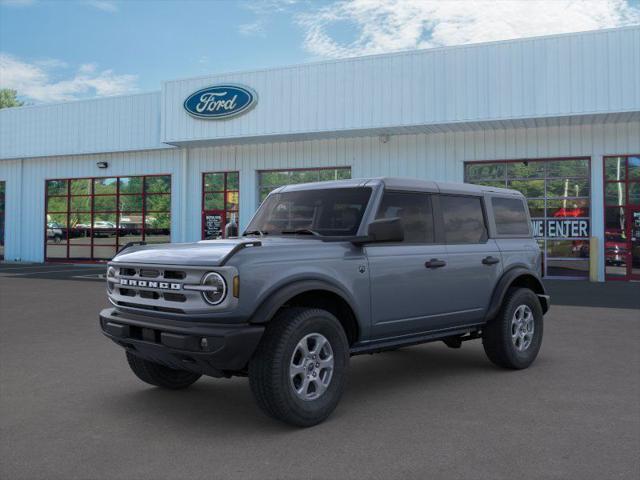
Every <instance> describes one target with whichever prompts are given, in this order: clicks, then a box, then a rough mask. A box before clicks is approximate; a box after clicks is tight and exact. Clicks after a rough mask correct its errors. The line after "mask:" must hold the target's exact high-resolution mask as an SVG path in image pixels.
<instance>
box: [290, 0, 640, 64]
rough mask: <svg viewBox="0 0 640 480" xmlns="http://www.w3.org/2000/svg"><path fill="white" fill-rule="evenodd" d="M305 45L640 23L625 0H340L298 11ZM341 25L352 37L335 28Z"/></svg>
mask: <svg viewBox="0 0 640 480" xmlns="http://www.w3.org/2000/svg"><path fill="white" fill-rule="evenodd" d="M297 21H298V24H299V25H301V26H302V27H303V29H304V30H305V38H304V48H305V49H306V50H307V51H309V52H310V53H312V54H313V55H315V56H318V57H325V58H336V57H346V56H354V55H367V54H375V53H384V52H390V51H397V50H407V49H414V48H429V47H437V46H444V45H461V44H467V43H477V42H487V41H494V40H505V39H511V38H521V37H531V36H537V35H549V34H554V33H568V32H577V31H584V30H595V29H600V28H610V27H618V26H624V25H631V24H638V23H640V7H637V6H635V7H634V6H632V5H631V4H630V3H629V2H628V1H627V0H505V1H495V0H468V1H455V0H448V1H447V0H403V1H402V2H399V1H397V0H340V1H336V2H334V3H332V4H330V5H326V6H323V7H321V8H319V9H316V10H314V11H311V12H306V13H304V14H300V15H298V17H297ZM345 25H346V26H347V27H348V30H349V31H354V32H355V36H354V37H355V38H352V39H350V40H344V39H339V38H337V35H336V34H333V33H332V31H334V30H335V29H336V28H339V27H341V26H343V27H344V26H345Z"/></svg>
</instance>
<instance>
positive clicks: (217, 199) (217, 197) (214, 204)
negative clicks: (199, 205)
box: [204, 193, 224, 210]
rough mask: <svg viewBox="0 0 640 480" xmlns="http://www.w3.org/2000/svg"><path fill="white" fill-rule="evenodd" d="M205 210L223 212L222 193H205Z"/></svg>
mask: <svg viewBox="0 0 640 480" xmlns="http://www.w3.org/2000/svg"><path fill="white" fill-rule="evenodd" d="M204 209H205V210H224V193H205V195H204Z"/></svg>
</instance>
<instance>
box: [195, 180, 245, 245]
mask: <svg viewBox="0 0 640 480" xmlns="http://www.w3.org/2000/svg"><path fill="white" fill-rule="evenodd" d="M239 208H240V174H239V173H238V172H211V173H204V174H203V175H202V238H203V239H204V240H213V239H216V238H226V237H234V236H237V235H238V233H239V232H238V229H239V221H240V218H239Z"/></svg>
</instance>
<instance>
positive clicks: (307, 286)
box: [249, 279, 360, 324]
mask: <svg viewBox="0 0 640 480" xmlns="http://www.w3.org/2000/svg"><path fill="white" fill-rule="evenodd" d="M312 290H326V291H328V292H331V293H334V294H336V295H338V296H339V297H340V298H342V300H344V301H345V303H346V304H347V305H349V308H351V311H352V312H353V315H354V316H355V319H356V322H357V323H358V324H360V323H359V320H358V311H357V309H356V308H355V307H354V305H353V302H352V301H351V299H350V298H349V296H348V295H346V294H345V292H344V290H342V289H341V288H340V287H338V286H336V285H334V284H332V283H330V282H327V281H325V280H318V279H308V280H295V281H292V282H291V283H287V284H284V285H282V286H280V287H278V288H276V289H275V290H274V291H273V292H271V293H269V294H268V295H267V296H266V299H265V300H264V301H262V303H260V304H259V305H258V307H257V308H256V309H255V310H254V311H253V313H252V314H251V317H249V323H253V324H260V323H266V322H268V321H269V320H271V319H272V318H273V316H274V315H275V314H276V312H277V311H278V310H280V308H282V306H283V305H284V304H285V303H286V302H287V300H289V299H291V298H293V297H295V296H297V295H300V294H301V293H305V292H309V291H312Z"/></svg>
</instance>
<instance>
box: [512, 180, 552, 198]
mask: <svg viewBox="0 0 640 480" xmlns="http://www.w3.org/2000/svg"><path fill="white" fill-rule="evenodd" d="M507 187H508V188H513V189H514V190H518V191H519V192H521V193H522V194H523V195H524V196H525V197H528V198H534V197H544V180H510V181H509V182H508V183H507Z"/></svg>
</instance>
